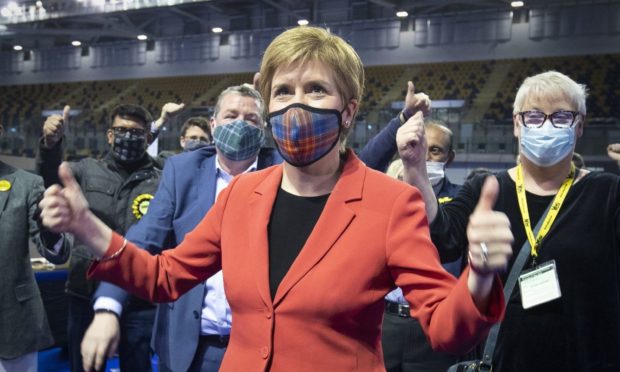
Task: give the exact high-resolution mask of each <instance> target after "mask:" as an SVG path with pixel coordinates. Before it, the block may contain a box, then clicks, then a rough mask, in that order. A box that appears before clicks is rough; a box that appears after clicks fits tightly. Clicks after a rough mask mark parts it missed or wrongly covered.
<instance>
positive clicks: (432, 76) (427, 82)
mask: <svg viewBox="0 0 620 372" xmlns="http://www.w3.org/2000/svg"><path fill="white" fill-rule="evenodd" d="M493 64H494V62H493V61H490V62H451V63H428V64H423V65H418V67H419V69H420V72H419V73H418V74H416V76H413V77H412V80H413V82H414V83H415V85H416V90H418V91H423V92H425V93H427V94H428V95H429V96H430V97H431V98H432V99H435V100H465V101H466V104H469V103H471V102H472V101H473V100H474V98H475V97H476V95H477V94H478V93H479V92H480V87H482V86H483V85H484V84H485V82H486V77H487V76H488V74H489V73H490V72H491V69H492V66H493ZM402 93H403V97H404V95H405V94H406V91H405V90H403V91H402Z"/></svg>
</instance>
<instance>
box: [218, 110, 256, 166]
mask: <svg viewBox="0 0 620 372" xmlns="http://www.w3.org/2000/svg"><path fill="white" fill-rule="evenodd" d="M264 139H265V133H264V132H263V130H262V129H261V128H259V127H257V126H255V125H252V124H249V123H248V122H246V121H245V120H235V121H233V122H230V123H228V124H220V125H218V126H217V127H215V130H214V131H213V140H214V141H215V147H216V148H217V150H218V152H219V153H220V154H222V156H224V157H225V158H226V159H228V160H232V161H241V160H248V159H250V158H251V157H253V156H256V155H257V154H258V152H259V151H260V148H261V146H262V145H263V140H264Z"/></svg>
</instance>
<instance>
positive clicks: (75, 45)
mask: <svg viewBox="0 0 620 372" xmlns="http://www.w3.org/2000/svg"><path fill="white" fill-rule="evenodd" d="M71 45H73V46H74V47H79V46H80V45H82V42H80V41H79V40H73V41H72V42H71Z"/></svg>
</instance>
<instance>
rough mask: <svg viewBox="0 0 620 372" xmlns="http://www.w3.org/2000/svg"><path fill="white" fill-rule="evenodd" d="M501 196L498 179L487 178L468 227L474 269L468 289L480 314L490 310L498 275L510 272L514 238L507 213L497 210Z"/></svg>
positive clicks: (471, 261) (470, 257)
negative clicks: (489, 302)
mask: <svg viewBox="0 0 620 372" xmlns="http://www.w3.org/2000/svg"><path fill="white" fill-rule="evenodd" d="M498 194H499V183H498V182H497V179H496V178H495V177H494V176H489V177H487V178H486V179H485V180H484V185H483V186H482V190H481V191H480V199H478V204H477V205H476V208H475V209H474V212H473V213H472V214H471V216H470V217H469V224H468V226H467V240H468V241H469V266H470V267H471V270H470V271H469V278H468V287H469V291H470V293H471V294H472V297H473V299H474V302H475V303H476V305H477V306H478V308H479V309H480V310H483V309H485V308H486V306H487V302H488V295H489V293H490V292H491V288H492V286H493V277H494V275H495V273H501V272H504V271H506V269H507V267H508V262H509V260H510V257H511V256H512V241H513V240H514V238H513V235H512V230H511V228H510V221H509V220H508V217H507V216H506V214H505V213H502V212H497V211H494V210H493V206H494V205H495V201H496V200H497V195H498Z"/></svg>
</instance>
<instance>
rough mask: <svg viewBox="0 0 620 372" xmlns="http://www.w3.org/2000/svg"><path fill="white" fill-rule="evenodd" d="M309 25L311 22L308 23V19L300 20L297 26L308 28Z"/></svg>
mask: <svg viewBox="0 0 620 372" xmlns="http://www.w3.org/2000/svg"><path fill="white" fill-rule="evenodd" d="M308 23H310V22H308V20H307V19H300V20H298V21H297V24H298V25H300V26H307V25H308Z"/></svg>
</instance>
